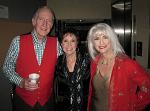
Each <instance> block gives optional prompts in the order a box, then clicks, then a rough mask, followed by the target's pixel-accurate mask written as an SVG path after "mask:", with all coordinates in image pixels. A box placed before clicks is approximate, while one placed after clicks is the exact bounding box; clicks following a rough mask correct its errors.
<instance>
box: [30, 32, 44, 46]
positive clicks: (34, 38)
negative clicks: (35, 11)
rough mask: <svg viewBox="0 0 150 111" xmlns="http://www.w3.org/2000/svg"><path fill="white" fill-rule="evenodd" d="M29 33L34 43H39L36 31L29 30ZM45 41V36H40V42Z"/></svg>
mask: <svg viewBox="0 0 150 111" xmlns="http://www.w3.org/2000/svg"><path fill="white" fill-rule="evenodd" d="M31 34H32V37H33V42H34V43H39V41H38V38H37V34H36V32H35V31H34V30H33V31H32V32H31ZM45 42H46V37H43V38H42V44H43V43H45Z"/></svg>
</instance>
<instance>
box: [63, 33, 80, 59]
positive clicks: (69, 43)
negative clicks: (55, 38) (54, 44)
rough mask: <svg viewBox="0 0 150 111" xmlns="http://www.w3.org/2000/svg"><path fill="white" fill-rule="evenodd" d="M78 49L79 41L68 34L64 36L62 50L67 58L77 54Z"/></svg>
mask: <svg viewBox="0 0 150 111" xmlns="http://www.w3.org/2000/svg"><path fill="white" fill-rule="evenodd" d="M76 48H77V39H76V37H75V36H74V35H73V34H71V33H67V34H65V35H64V36H63V40H62V49H63V51H64V52H65V54H66V55H67V56H69V55H72V54H75V53H76Z"/></svg>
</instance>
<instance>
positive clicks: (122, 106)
mask: <svg viewBox="0 0 150 111" xmlns="http://www.w3.org/2000/svg"><path fill="white" fill-rule="evenodd" d="M99 59H100V57H99V56H98V57H96V59H95V60H94V61H92V63H91V79H90V90H89V98H88V111H90V110H91V100H92V98H91V97H92V89H93V88H92V80H93V76H94V74H95V71H96V66H97V63H98V61H99ZM137 87H138V88H137ZM148 103H150V76H149V74H148V73H147V72H146V71H144V70H143V68H142V67H141V66H140V65H139V64H138V63H137V62H136V61H134V60H132V59H129V58H128V57H125V56H120V57H119V56H118V57H116V59H115V64H114V67H113V71H112V75H111V78H110V83H109V95H108V111H142V109H143V108H144V107H145V106H146V105H147V104H148Z"/></svg>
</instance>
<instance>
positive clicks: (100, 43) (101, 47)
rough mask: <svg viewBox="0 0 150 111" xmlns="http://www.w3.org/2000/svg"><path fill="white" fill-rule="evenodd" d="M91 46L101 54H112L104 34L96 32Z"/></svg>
mask: <svg viewBox="0 0 150 111" xmlns="http://www.w3.org/2000/svg"><path fill="white" fill-rule="evenodd" d="M93 44H94V47H95V49H96V50H97V51H98V52H99V53H101V54H107V53H110V52H112V45H111V41H110V39H109V38H108V37H107V36H106V34H105V33H104V32H96V33H95V34H94V37H93Z"/></svg>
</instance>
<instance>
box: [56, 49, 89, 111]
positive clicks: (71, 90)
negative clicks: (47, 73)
mask: <svg viewBox="0 0 150 111" xmlns="http://www.w3.org/2000/svg"><path fill="white" fill-rule="evenodd" d="M77 53H78V54H77V60H76V64H75V67H74V71H73V72H69V70H68V68H67V63H66V57H65V55H62V56H59V58H58V62H57V65H56V71H55V79H54V95H55V103H56V109H57V111H86V108H87V99H88V91H89V80H90V60H89V56H88V54H87V53H86V54H84V55H81V54H80V53H79V52H77ZM70 73H71V74H70Z"/></svg>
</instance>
